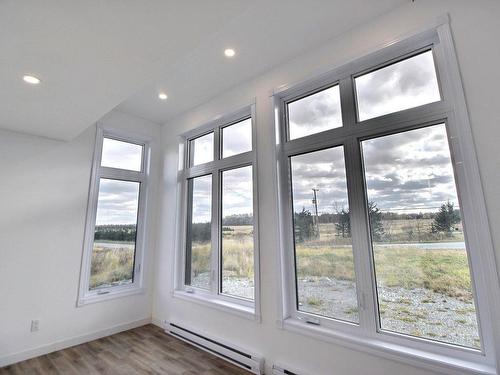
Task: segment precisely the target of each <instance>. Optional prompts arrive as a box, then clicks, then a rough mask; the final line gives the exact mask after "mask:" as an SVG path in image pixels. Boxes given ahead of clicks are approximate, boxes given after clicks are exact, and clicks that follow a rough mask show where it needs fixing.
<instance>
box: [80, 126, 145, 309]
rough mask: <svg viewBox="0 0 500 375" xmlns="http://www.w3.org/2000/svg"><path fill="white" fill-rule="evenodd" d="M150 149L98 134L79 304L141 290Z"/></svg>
mask: <svg viewBox="0 0 500 375" xmlns="http://www.w3.org/2000/svg"><path fill="white" fill-rule="evenodd" d="M148 158H149V147H148V145H147V143H146V142H142V141H140V140H136V139H130V138H127V137H124V135H122V134H115V133H107V132H106V131H104V130H103V129H101V128H98V132H97V138H96V152H95V160H94V166H93V175H92V183H91V192H90V198H89V207H88V215H87V224H86V232H85V244H84V257H83V263H82V277H81V283H80V296H79V304H84V303H87V302H93V301H98V300H101V299H105V298H106V297H107V296H112V295H116V294H127V293H131V292H136V291H137V290H140V288H141V279H142V278H141V276H140V275H141V264H142V254H143V242H144V236H143V230H144V218H145V195H146V190H145V189H146V182H147V166H148Z"/></svg>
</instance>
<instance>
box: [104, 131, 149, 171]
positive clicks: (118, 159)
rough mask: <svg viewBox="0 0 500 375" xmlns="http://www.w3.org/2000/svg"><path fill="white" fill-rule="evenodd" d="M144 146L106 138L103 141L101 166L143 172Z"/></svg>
mask: <svg viewBox="0 0 500 375" xmlns="http://www.w3.org/2000/svg"><path fill="white" fill-rule="evenodd" d="M142 150H143V146H141V145H137V144H135V143H129V142H122V141H117V140H116V139H111V138H104V139H103V141H102V157H101V166H103V167H111V168H120V169H127V170H130V171H138V172H139V171H141V169H142V168H141V167H142Z"/></svg>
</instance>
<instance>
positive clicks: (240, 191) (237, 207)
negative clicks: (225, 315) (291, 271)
mask: <svg viewBox="0 0 500 375" xmlns="http://www.w3.org/2000/svg"><path fill="white" fill-rule="evenodd" d="M252 180H253V178H252V166H247V167H242V168H235V169H230V170H228V171H223V172H222V202H221V203H222V223H221V225H222V227H221V232H222V253H221V256H222V293H224V294H229V295H233V296H236V297H242V298H248V299H253V298H254V256H253V252H254V239H253V237H254V236H253V183H252Z"/></svg>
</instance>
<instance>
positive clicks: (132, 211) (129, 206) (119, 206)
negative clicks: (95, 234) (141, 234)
mask: <svg viewBox="0 0 500 375" xmlns="http://www.w3.org/2000/svg"><path fill="white" fill-rule="evenodd" d="M139 185H140V184H139V183H138V182H130V181H119V180H110V179H105V178H102V179H101V181H100V183H99V198H98V202H97V215H96V224H97V225H105V224H136V222H137V207H138V202H139Z"/></svg>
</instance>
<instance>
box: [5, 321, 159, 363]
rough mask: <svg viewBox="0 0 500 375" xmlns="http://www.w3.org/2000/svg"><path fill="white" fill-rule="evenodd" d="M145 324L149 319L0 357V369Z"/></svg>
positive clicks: (148, 322)
mask: <svg viewBox="0 0 500 375" xmlns="http://www.w3.org/2000/svg"><path fill="white" fill-rule="evenodd" d="M146 324H151V318H146V319H141V320H136V321H133V322H129V323H125V324H118V325H116V326H113V327H110V328H106V329H103V330H100V331H94V332H91V333H87V334H85V335H81V336H76V337H71V338H69V339H64V340H61V341H56V342H54V343H51V344H47V345H42V346H39V347H36V348H33V349H29V350H25V351H22V352H18V353H14V354H9V355H6V356H4V357H0V368H1V367H5V366H9V365H12V364H14V363H16V362H21V361H25V360H27V359H31V358H35V357H39V356H41V355H45V354H49V353H52V352H55V351H57V350H62V349H66V348H69V347H71V346H75V345H80V344H83V343H86V342H89V341H93V340H97V339H100V338H103V337H106V336H111V335H114V334H115V333H119V332H123V331H127V330H129V329H133V328H137V327H141V326H143V325H146Z"/></svg>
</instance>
